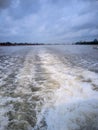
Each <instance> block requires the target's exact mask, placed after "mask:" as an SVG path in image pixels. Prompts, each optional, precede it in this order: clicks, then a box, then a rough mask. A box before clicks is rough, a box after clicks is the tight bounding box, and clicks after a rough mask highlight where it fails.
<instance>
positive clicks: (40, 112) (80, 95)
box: [0, 45, 98, 130]
mask: <svg viewBox="0 0 98 130" xmlns="http://www.w3.org/2000/svg"><path fill="white" fill-rule="evenodd" d="M0 130H98V50H97V49H94V48H93V46H79V45H65V46H64V45H61V46H60V45H59V46H57V45H55V46H54V45H51V46H20V47H18V46H16V47H0Z"/></svg>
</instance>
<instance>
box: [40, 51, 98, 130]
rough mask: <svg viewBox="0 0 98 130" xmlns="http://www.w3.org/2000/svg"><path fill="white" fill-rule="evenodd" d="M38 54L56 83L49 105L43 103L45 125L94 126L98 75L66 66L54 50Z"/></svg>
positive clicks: (90, 129) (53, 128) (57, 129)
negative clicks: (53, 52) (57, 85)
mask: <svg viewBox="0 0 98 130" xmlns="http://www.w3.org/2000/svg"><path fill="white" fill-rule="evenodd" d="M40 58H41V61H42V63H43V67H44V69H46V70H47V72H48V73H50V74H51V75H50V76H51V78H52V79H53V80H55V82H56V83H57V84H59V87H58V88H57V89H55V93H54V96H53V97H52V99H51V100H53V102H52V104H51V106H50V107H49V106H48V105H47V104H48V103H46V104H44V107H43V116H44V119H45V121H46V124H47V129H48V130H65V129H66V130H72V129H73V130H76V129H77V130H82V129H85V130H97V129H98V125H97V123H98V92H97V89H98V75H97V74H95V73H94V72H90V71H88V70H85V69H82V68H79V67H76V68H72V67H71V66H70V67H69V66H66V64H63V63H62V62H61V61H60V59H59V58H58V57H57V56H56V55H55V54H54V55H53V54H50V53H47V52H46V51H43V52H40ZM54 88H55V87H54V86H52V89H54ZM47 106H48V107H47Z"/></svg>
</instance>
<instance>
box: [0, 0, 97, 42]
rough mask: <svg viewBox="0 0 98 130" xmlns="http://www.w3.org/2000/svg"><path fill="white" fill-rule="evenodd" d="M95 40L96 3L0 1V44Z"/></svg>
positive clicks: (82, 0) (87, 0)
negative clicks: (6, 42)
mask: <svg viewBox="0 0 98 130" xmlns="http://www.w3.org/2000/svg"><path fill="white" fill-rule="evenodd" d="M95 38H98V0H0V42H1V41H3V42H5V41H10V42H45V43H53V42H56V43H59V42H60V43H62V42H63V43H67V42H68V43H70V42H74V41H80V40H81V41H82V40H93V39H95Z"/></svg>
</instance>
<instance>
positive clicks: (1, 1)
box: [0, 0, 12, 9]
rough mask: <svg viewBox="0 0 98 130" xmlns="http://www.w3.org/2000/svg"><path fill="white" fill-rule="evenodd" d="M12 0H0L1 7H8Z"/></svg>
mask: <svg viewBox="0 0 98 130" xmlns="http://www.w3.org/2000/svg"><path fill="white" fill-rule="evenodd" d="M11 2H12V0H0V9H5V8H8V7H9V6H10V4H11Z"/></svg>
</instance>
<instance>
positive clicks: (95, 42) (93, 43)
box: [75, 39, 98, 45]
mask: <svg viewBox="0 0 98 130" xmlns="http://www.w3.org/2000/svg"><path fill="white" fill-rule="evenodd" d="M75 45H98V40H97V39H94V40H93V41H80V42H76V43H75Z"/></svg>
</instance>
